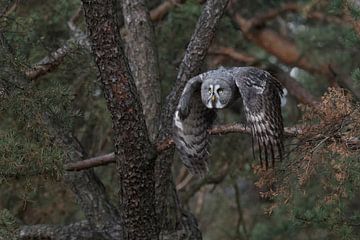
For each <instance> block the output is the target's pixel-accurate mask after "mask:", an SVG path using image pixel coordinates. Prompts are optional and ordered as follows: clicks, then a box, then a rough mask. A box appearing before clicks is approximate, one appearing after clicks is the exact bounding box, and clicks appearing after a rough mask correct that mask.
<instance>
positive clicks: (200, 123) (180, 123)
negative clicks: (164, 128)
mask: <svg viewBox="0 0 360 240" xmlns="http://www.w3.org/2000/svg"><path fill="white" fill-rule="evenodd" d="M203 77H204V74H201V75H198V76H196V77H194V78H192V79H190V80H189V81H188V82H187V84H186V86H185V88H184V90H183V92H182V95H181V97H180V100H179V104H178V106H177V109H176V111H175V116H174V136H173V138H174V142H175V145H176V148H177V150H178V151H179V153H180V158H181V160H182V162H183V163H184V165H185V166H186V168H187V169H188V170H189V172H190V173H191V174H193V175H200V176H202V177H203V176H205V174H206V173H207V171H208V155H209V154H208V146H209V137H208V132H207V129H208V128H209V127H210V126H211V125H212V123H213V121H214V119H215V111H213V110H211V109H208V108H206V107H205V105H204V104H203V103H202V101H201V92H200V91H201V83H202V79H203Z"/></svg>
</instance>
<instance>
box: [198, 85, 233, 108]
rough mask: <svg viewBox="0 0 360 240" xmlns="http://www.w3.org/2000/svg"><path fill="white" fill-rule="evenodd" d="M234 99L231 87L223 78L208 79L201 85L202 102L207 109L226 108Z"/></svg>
mask: <svg viewBox="0 0 360 240" xmlns="http://www.w3.org/2000/svg"><path fill="white" fill-rule="evenodd" d="M232 98H233V91H232V89H231V86H230V85H229V83H228V82H226V81H225V80H223V79H221V78H218V79H206V80H205V81H204V82H203V84H202V85H201V100H202V102H203V103H204V105H205V106H206V107H207V108H224V107H226V106H227V105H228V104H229V102H230V101H231V99H232Z"/></svg>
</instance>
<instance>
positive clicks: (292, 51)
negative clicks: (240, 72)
mask: <svg viewBox="0 0 360 240" xmlns="http://www.w3.org/2000/svg"><path fill="white" fill-rule="evenodd" d="M233 9H234V8H229V13H230V14H231V15H232V16H233V19H234V21H235V22H236V23H237V24H238V26H239V27H240V29H241V31H242V32H243V34H244V36H245V37H246V38H247V39H249V40H250V41H251V42H253V43H255V44H256V45H258V46H259V47H260V48H262V49H264V50H265V51H267V52H268V53H270V54H272V55H274V56H276V57H277V58H278V59H279V60H280V61H281V62H283V63H285V64H287V65H289V66H297V67H299V68H301V69H304V70H306V71H308V72H309V73H312V74H317V75H321V76H323V77H325V78H326V79H328V81H329V83H330V85H332V86H336V87H338V86H341V87H345V88H347V89H349V90H350V91H351V92H352V93H353V94H354V96H355V97H356V98H358V99H359V98H360V93H359V92H358V91H354V90H353V87H352V86H351V85H352V82H351V80H350V79H349V78H348V77H346V76H340V75H338V74H336V72H335V71H334V69H333V68H332V67H331V64H329V63H324V64H321V65H317V66H316V65H314V64H312V61H310V59H311V56H309V55H308V54H303V53H301V52H300V50H299V49H298V47H297V46H296V45H295V43H294V42H293V41H291V40H289V39H287V38H286V37H284V36H282V35H281V34H279V33H278V32H276V31H274V30H272V29H270V28H267V27H266V26H264V25H261V26H257V27H256V28H255V27H253V26H254V25H257V24H259V22H262V21H263V20H264V19H265V20H267V19H268V17H260V19H257V17H254V18H251V19H246V18H244V17H242V16H241V15H240V14H239V13H236V12H234V11H233ZM278 12H279V11H278ZM280 12H281V11H280ZM265 15H267V14H265ZM269 16H274V15H272V14H269ZM254 22H255V23H256V24H254Z"/></svg>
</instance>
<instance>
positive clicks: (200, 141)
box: [174, 67, 284, 176]
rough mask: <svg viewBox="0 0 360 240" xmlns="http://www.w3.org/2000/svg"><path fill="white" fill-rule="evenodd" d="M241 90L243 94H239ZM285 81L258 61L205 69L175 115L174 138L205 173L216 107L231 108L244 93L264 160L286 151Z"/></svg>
mask: <svg viewBox="0 0 360 240" xmlns="http://www.w3.org/2000/svg"><path fill="white" fill-rule="evenodd" d="M239 93H240V94H239ZM281 94H282V88H281V85H280V83H279V82H278V81H277V80H276V79H274V78H273V77H272V76H271V75H270V74H269V73H268V72H266V71H263V70H261V69H258V68H253V67H236V68H231V69H225V68H220V69H217V70H212V71H208V72H206V73H203V74H200V75H198V76H196V77H194V78H192V79H190V80H189V81H188V83H187V84H186V86H185V88H184V90H183V92H182V95H181V97H180V101H179V104H178V107H177V109H176V112H175V116H174V141H175V145H176V147H177V149H178V151H179V153H180V158H181V160H182V162H183V163H184V165H185V166H186V167H187V168H188V170H189V171H190V172H191V173H192V174H195V175H201V176H204V175H205V174H206V172H207V170H208V155H209V154H208V147H209V136H208V132H207V130H208V129H209V128H210V127H211V125H212V123H213V121H214V119H215V109H220V108H225V107H227V106H229V105H230V104H231V103H232V102H234V101H235V100H236V99H237V98H238V97H239V96H240V95H241V97H242V99H243V104H244V107H245V114H246V118H247V121H248V123H249V125H250V128H251V130H252V135H253V139H255V140H256V142H257V144H258V146H259V155H260V163H261V165H262V163H263V157H264V160H265V166H266V168H267V167H268V160H269V158H270V159H271V160H272V163H273V166H274V164H275V159H276V158H279V159H280V160H281V159H282V155H283V150H284V147H283V120H282V116H281V107H280V95H281Z"/></svg>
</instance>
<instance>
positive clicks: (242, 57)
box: [209, 46, 257, 65]
mask: <svg viewBox="0 0 360 240" xmlns="http://www.w3.org/2000/svg"><path fill="white" fill-rule="evenodd" d="M209 54H217V55H224V56H227V57H229V58H231V59H233V60H235V61H238V62H243V63H246V64H247V65H253V64H254V63H255V62H256V61H257V59H256V58H255V57H254V56H251V55H248V54H246V53H241V52H239V51H237V50H236V49H234V48H231V47H222V46H219V47H214V48H212V49H210V50H209Z"/></svg>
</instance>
